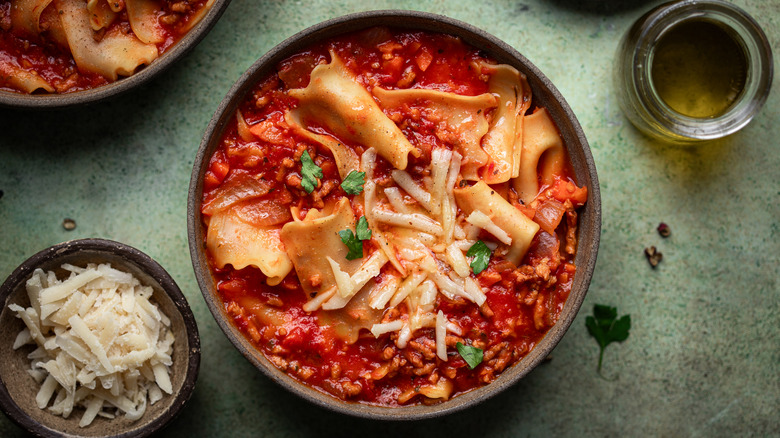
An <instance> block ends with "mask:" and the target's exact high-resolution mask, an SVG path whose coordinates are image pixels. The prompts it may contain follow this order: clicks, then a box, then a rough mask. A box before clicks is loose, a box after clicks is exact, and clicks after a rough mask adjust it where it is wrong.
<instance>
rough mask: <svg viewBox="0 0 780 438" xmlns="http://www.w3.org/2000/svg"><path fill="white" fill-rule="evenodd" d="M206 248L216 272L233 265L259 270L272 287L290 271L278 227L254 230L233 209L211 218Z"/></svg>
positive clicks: (236, 267)
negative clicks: (252, 267) (211, 257)
mask: <svg viewBox="0 0 780 438" xmlns="http://www.w3.org/2000/svg"><path fill="white" fill-rule="evenodd" d="M206 246H207V248H208V250H209V252H210V253H211V254H212V255H213V256H214V263H215V264H216V265H217V267H219V268H223V267H224V266H225V265H227V264H230V265H233V268H235V269H243V268H245V267H247V266H249V265H252V266H255V267H257V268H259V269H260V270H261V271H262V272H263V274H265V275H266V276H267V277H268V278H267V280H266V282H267V283H268V284H269V285H271V286H275V285H277V284H279V283H281V281H282V280H283V279H284V277H285V276H287V274H288V273H289V272H290V271H291V270H292V263H291V261H290V258H289V257H288V256H287V252H286V251H285V249H284V245H283V244H282V240H281V238H280V231H279V228H278V227H257V226H253V225H250V224H248V223H246V222H244V221H242V220H241V218H240V217H239V216H238V213H237V210H236V209H235V208H229V209H226V210H222V211H219V212H217V213H216V214H214V216H212V217H211V220H210V221H209V226H208V231H207V234H206Z"/></svg>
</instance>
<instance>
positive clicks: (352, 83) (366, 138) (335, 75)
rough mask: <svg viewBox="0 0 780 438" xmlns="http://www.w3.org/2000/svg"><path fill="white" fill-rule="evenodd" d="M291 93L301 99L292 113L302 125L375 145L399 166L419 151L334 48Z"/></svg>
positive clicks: (397, 167)
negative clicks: (306, 82)
mask: <svg viewBox="0 0 780 438" xmlns="http://www.w3.org/2000/svg"><path fill="white" fill-rule="evenodd" d="M288 94H289V95H290V96H292V97H294V98H296V99H298V107H297V108H296V109H294V110H292V115H293V117H294V118H295V119H296V120H298V121H299V122H300V123H301V124H302V125H303V126H305V127H306V128H310V127H311V126H312V125H313V124H316V125H317V126H322V127H324V128H325V129H327V130H328V131H329V132H330V133H332V134H333V135H334V136H335V137H337V138H339V139H340V140H343V141H349V142H354V143H358V144H361V145H363V146H366V147H373V148H374V149H376V151H377V153H378V154H379V155H381V156H382V157H383V158H385V159H386V160H387V161H389V162H390V164H392V165H393V167H395V168H396V169H402V170H403V169H406V165H407V162H408V155H409V153H410V152H414V151H416V149H415V148H414V146H412V144H411V143H409V140H407V139H406V137H405V136H404V134H403V133H402V132H401V130H400V129H399V128H398V127H397V126H396V125H395V123H393V121H392V120H390V119H389V118H388V117H387V116H386V115H385V114H384V113H383V112H382V110H381V109H380V108H379V106H378V105H377V104H376V102H375V101H374V99H373V97H371V94H369V92H368V91H366V89H365V88H363V86H362V85H360V84H359V83H358V82H357V81H356V80H355V78H354V77H353V75H352V73H350V72H349V71H348V70H347V68H346V66H345V65H344V64H343V62H342V61H341V60H340V59H339V58H338V56H336V54H335V53H333V52H331V62H330V63H329V64H320V65H318V66H317V67H315V68H314V70H312V72H311V79H310V81H309V85H308V86H307V87H306V88H295V89H292V90H290V91H289V92H288Z"/></svg>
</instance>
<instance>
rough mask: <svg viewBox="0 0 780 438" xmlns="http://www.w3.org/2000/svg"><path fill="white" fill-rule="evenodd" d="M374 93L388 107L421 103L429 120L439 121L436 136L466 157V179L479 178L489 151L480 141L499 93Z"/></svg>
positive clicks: (387, 91) (394, 91)
mask: <svg viewBox="0 0 780 438" xmlns="http://www.w3.org/2000/svg"><path fill="white" fill-rule="evenodd" d="M372 92H373V94H374V96H376V98H377V100H378V101H379V104H380V105H381V106H382V107H383V108H385V109H388V110H390V109H394V108H400V107H402V106H404V105H408V106H418V107H419V108H420V109H421V110H422V112H423V114H424V115H425V117H426V118H427V119H429V120H431V121H433V122H434V123H436V124H437V128H436V136H437V137H438V138H439V139H440V140H442V141H444V142H446V143H450V144H452V145H454V147H455V149H456V150H457V151H458V152H459V153H460V154H461V155H462V156H463V165H462V167H461V173H462V175H463V178H465V179H468V180H477V179H479V175H478V172H477V171H478V169H479V168H480V167H482V166H484V165H485V164H487V163H488V154H486V153H485V151H484V150H483V149H482V147H481V146H480V140H481V139H482V136H484V135H485V134H486V133H487V132H488V129H489V124H488V121H487V118H486V113H487V110H489V109H491V108H494V107H495V106H496V105H497V104H498V100H497V99H496V97H495V96H493V95H492V94H489V93H485V94H480V95H478V96H461V95H458V94H455V93H446V92H443V91H438V90H426V89H404V90H385V89H382V88H379V87H375V88H374V89H373V90H372ZM440 122H443V123H440Z"/></svg>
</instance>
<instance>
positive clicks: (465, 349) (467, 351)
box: [455, 342, 482, 370]
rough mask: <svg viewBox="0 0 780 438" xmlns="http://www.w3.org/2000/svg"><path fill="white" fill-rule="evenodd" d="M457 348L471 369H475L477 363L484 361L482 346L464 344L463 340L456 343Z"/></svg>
mask: <svg viewBox="0 0 780 438" xmlns="http://www.w3.org/2000/svg"><path fill="white" fill-rule="evenodd" d="M455 348H457V349H458V354H460V357H462V358H463V360H465V361H466V365H468V366H469V369H470V370H473V369H474V368H476V367H477V365H479V364H481V363H482V349H481V348H477V347H472V346H471V345H464V344H463V343H461V342H458V343H457V344H455Z"/></svg>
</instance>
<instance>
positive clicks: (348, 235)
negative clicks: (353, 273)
mask: <svg viewBox="0 0 780 438" xmlns="http://www.w3.org/2000/svg"><path fill="white" fill-rule="evenodd" d="M339 236H341V241H342V242H343V243H344V245H347V249H349V252H348V253H347V260H355V259H359V258H363V242H362V241H361V240H360V239H358V238H357V236H355V235H354V234H352V230H341V231H339Z"/></svg>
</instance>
